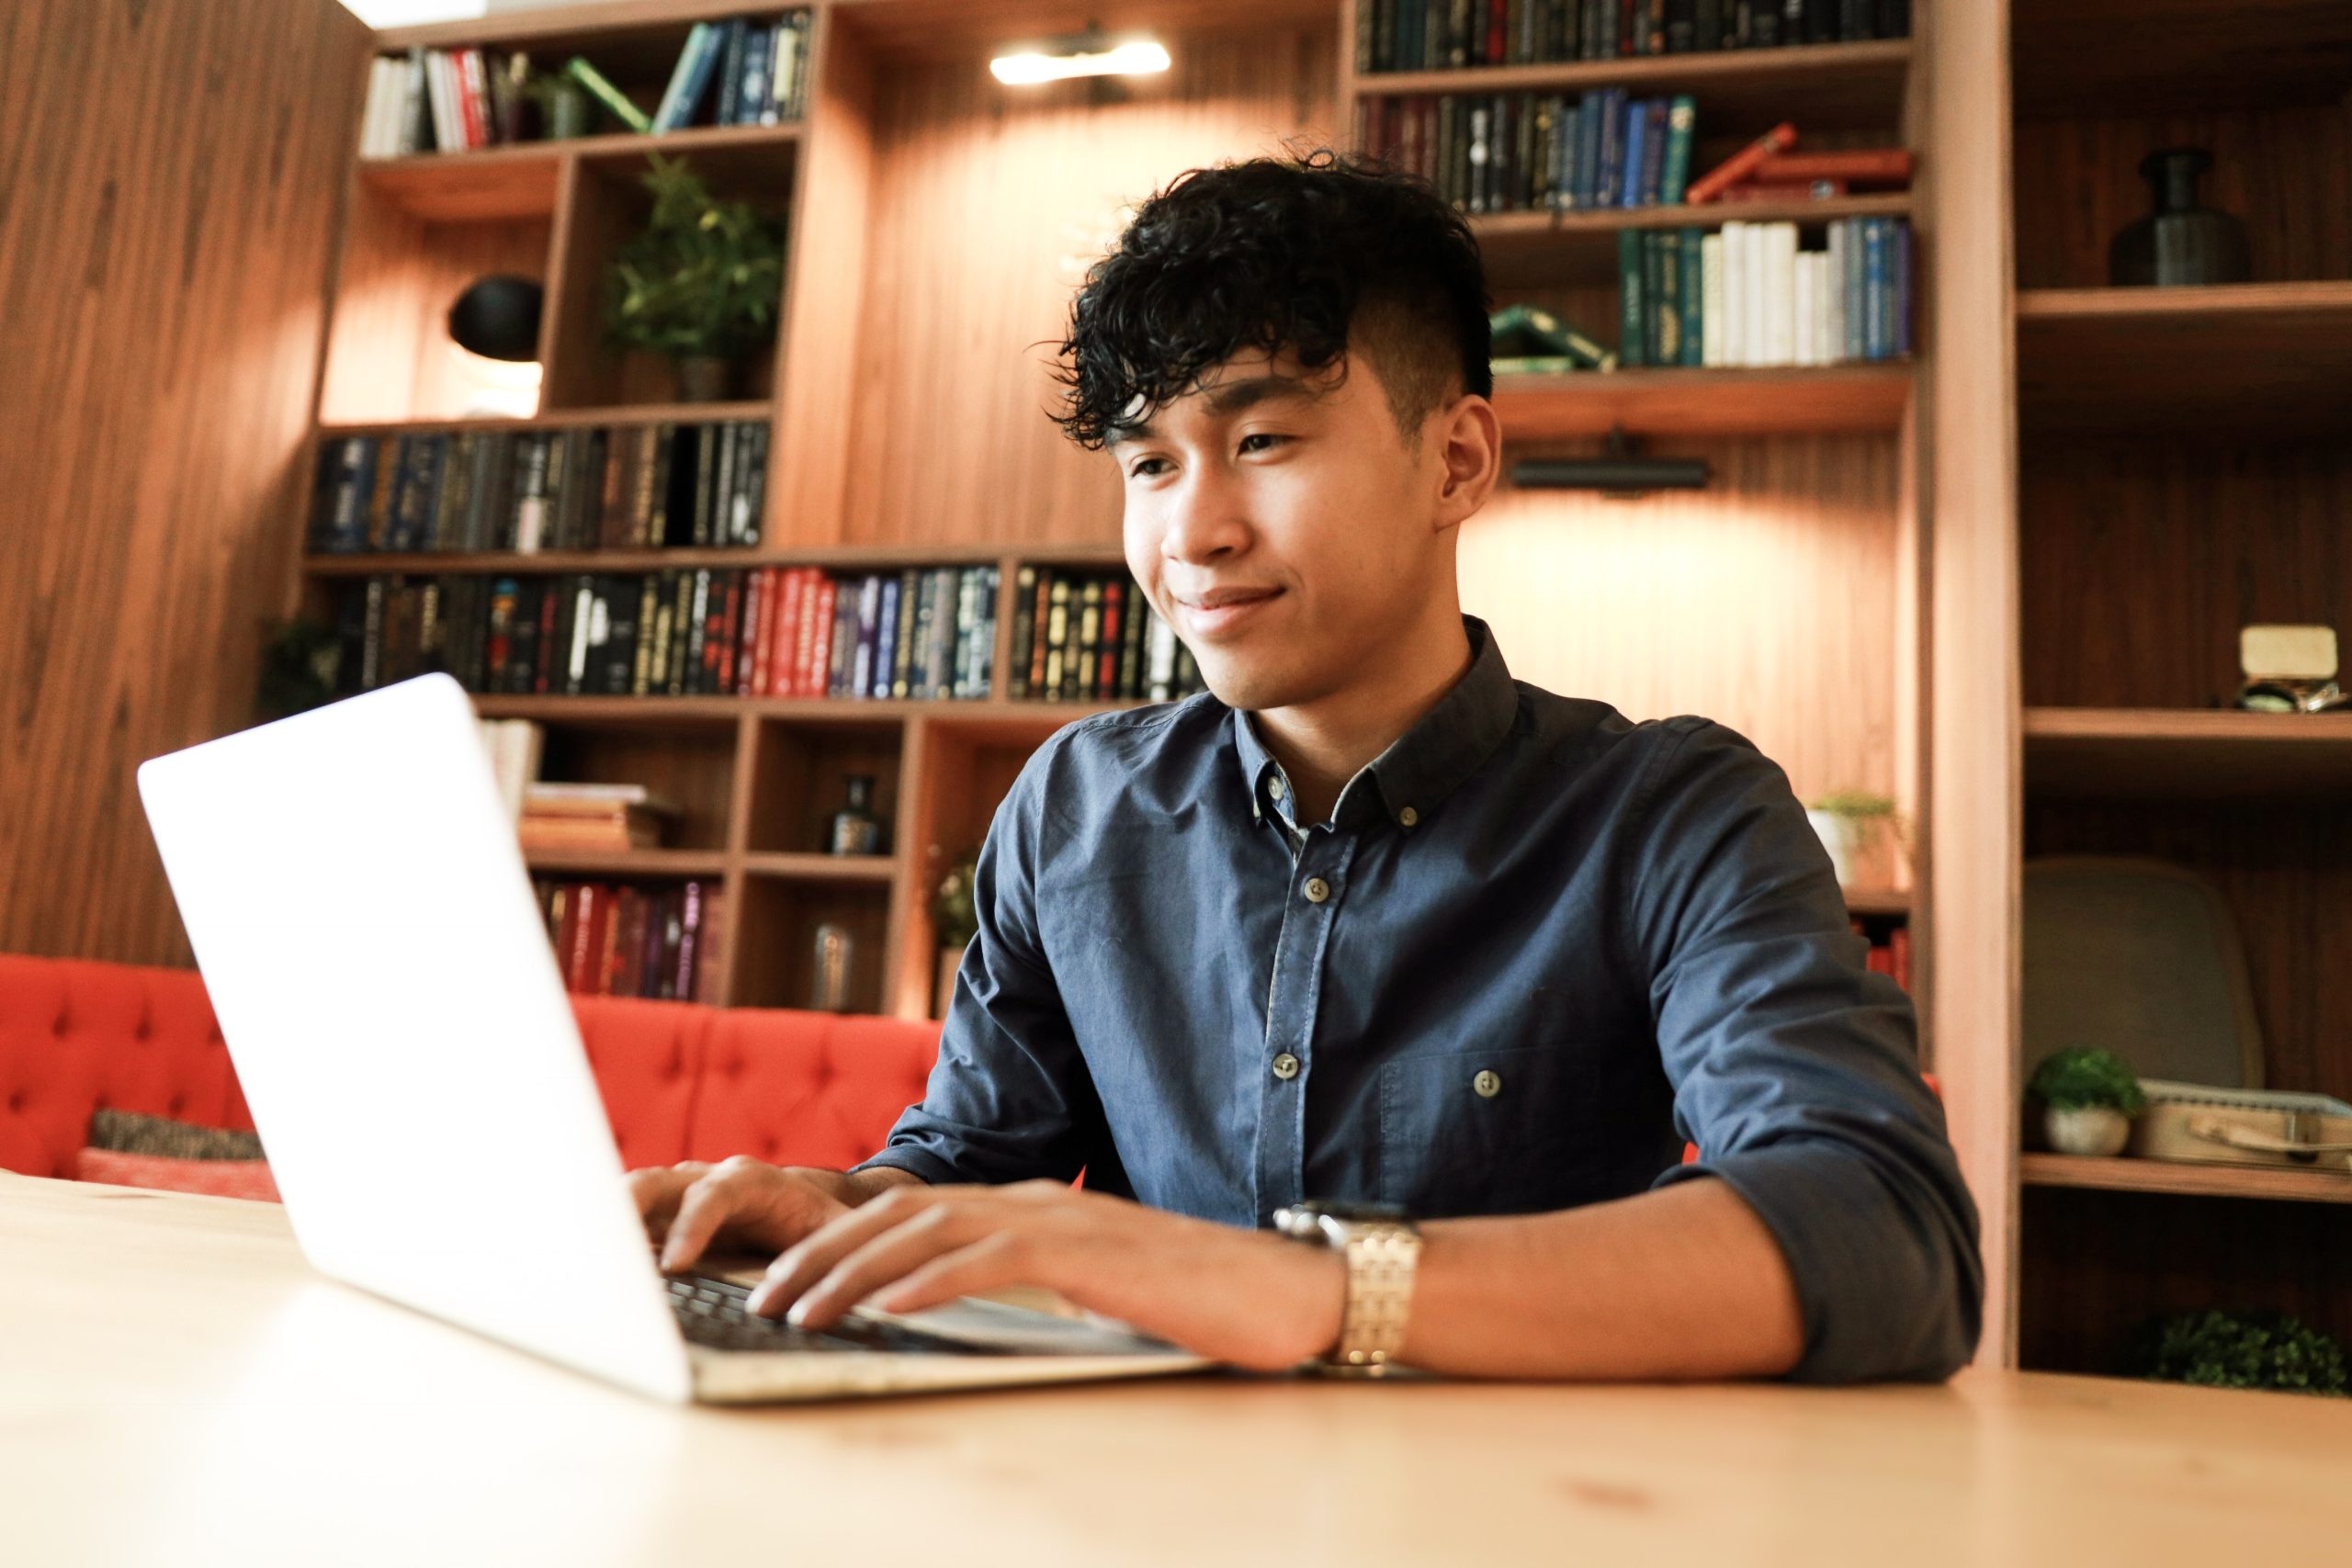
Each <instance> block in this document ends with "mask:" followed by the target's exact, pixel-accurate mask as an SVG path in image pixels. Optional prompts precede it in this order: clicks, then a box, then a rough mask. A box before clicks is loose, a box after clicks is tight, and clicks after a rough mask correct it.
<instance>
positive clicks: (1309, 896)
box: [1305, 876, 1331, 904]
mask: <svg viewBox="0 0 2352 1568" xmlns="http://www.w3.org/2000/svg"><path fill="white" fill-rule="evenodd" d="M1305 891H1306V901H1307V902H1308V903H1310V904H1320V903H1321V902H1323V900H1324V899H1326V898H1329V897H1330V896H1331V885H1330V884H1329V883H1328V882H1326V881H1324V880H1323V879H1322V878H1321V877H1319V876H1310V877H1308V878H1307V879H1306V890H1305Z"/></svg>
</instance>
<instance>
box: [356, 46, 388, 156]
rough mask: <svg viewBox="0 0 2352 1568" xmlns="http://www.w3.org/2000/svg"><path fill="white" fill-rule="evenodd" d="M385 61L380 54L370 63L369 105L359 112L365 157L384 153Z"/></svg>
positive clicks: (360, 148)
mask: <svg viewBox="0 0 2352 1568" xmlns="http://www.w3.org/2000/svg"><path fill="white" fill-rule="evenodd" d="M384 63H385V62H384V59H383V57H382V56H381V55H379V56H377V57H376V58H375V59H374V60H372V61H370V62H368V107H366V108H364V109H362V110H361V111H360V114H359V155H360V156H361V157H363V158H380V157H382V156H383V155H384V100H385V98H386V96H387V94H386V92H385V86H384Z"/></svg>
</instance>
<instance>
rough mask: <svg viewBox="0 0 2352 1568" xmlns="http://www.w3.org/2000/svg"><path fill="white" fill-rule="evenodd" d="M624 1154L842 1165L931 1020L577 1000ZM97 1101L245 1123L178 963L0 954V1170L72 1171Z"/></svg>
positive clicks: (864, 1147) (872, 1131)
mask: <svg viewBox="0 0 2352 1568" xmlns="http://www.w3.org/2000/svg"><path fill="white" fill-rule="evenodd" d="M572 1012H573V1015H574V1017H575V1018H576V1019H577V1020H578V1021H579V1024H580V1034H581V1041H582V1044H583V1045H584V1046H585V1047H586V1049H587V1054H588V1063H589V1067H590V1070H591V1071H592V1072H593V1073H594V1075H595V1078H596V1086H597V1089H598V1090H599V1091H600V1092H601V1094H602V1095H603V1097H604V1100H605V1114H606V1116H607V1117H609V1118H610V1119H611V1122H612V1125H613V1135H614V1140H615V1142H616V1143H617V1144H618V1145H620V1152H621V1159H622V1162H623V1163H624V1164H625V1165H627V1166H629V1167H631V1168H634V1167H637V1166H644V1165H669V1164H673V1163H674V1162H676V1161H678V1160H682V1159H723V1158H725V1157H726V1156H729V1155H732V1154H748V1155H751V1156H754V1157H755V1158H760V1159H766V1160H772V1161H774V1162H775V1163H777V1164H783V1165H826V1166H835V1167H839V1166H844V1165H849V1164H852V1163H854V1162H855V1161H857V1160H860V1159H863V1158H865V1156H867V1155H869V1154H871V1153H873V1152H874V1151H875V1150H876V1149H877V1148H879V1147H881V1146H882V1141H883V1139H884V1138H885V1137H886V1136H887V1135H888V1133H889V1130H890V1124H891V1122H894V1121H896V1120H897V1119H898V1115H899V1111H902V1110H904V1109H905V1108H906V1107H907V1106H908V1105H909V1104H910V1103H912V1102H913V1101H914V1100H919V1099H921V1098H922V1089H923V1083H924V1080H925V1079H926V1077H928V1076H929V1074H930V1072H931V1064H932V1059H933V1057H934V1056H935V1055H937V1054H938V1050H939V1025H938V1024H936V1023H927V1022H911V1021H904V1020H899V1019H888V1018H865V1017H857V1018H844V1017H837V1016H835V1015H833V1014H831V1013H818V1012H799V1011H795V1010H787V1009H780V1008H778V1009H748V1008H741V1009H732V1010H720V1009H714V1008H706V1007H698V1006H695V1005H694V1004H692V1003H686V1002H649V1001H635V1000H628V999H621V998H609V997H575V998H572ZM100 1106H111V1107H114V1108H116V1109H118V1110H123V1111H145V1112H147V1113H149V1114H151V1115H156V1116H169V1117H172V1118H174V1119H175V1120H177V1121H182V1122H199V1123H202V1124H203V1125H206V1126H213V1127H234V1128H237V1129H239V1130H241V1131H251V1130H252V1129H253V1124H254V1123H253V1117H252V1115H251V1113H250V1112H249V1111H247V1110H246V1109H245V1100H244V1096H243V1093H242V1092H241V1091H240V1090H239V1089H238V1087H237V1077H236V1072H235V1069H234V1068H233V1067H232V1066H231V1065H230V1061H229V1052H228V1047H227V1046H226V1045H225V1044H224V1043H222V1041H221V1038H220V1027H219V1025H218V1024H216V1023H215V1022H214V1021H213V1017H212V1005H211V1002H210V1000H209V998H207V997H206V995H205V991H204V982H203V980H202V979H201V977H199V976H198V975H197V974H196V973H195V972H194V971H193V970H183V969H151V968H143V967H138V966H134V965H130V964H100V963H91V962H85V961H79V960H71V959H51V958H26V957H19V956H15V955H11V954H6V953H0V1169H8V1170H17V1171H24V1172H27V1173H28V1174H30V1175H34V1176H53V1177H66V1178H71V1177H72V1176H73V1175H74V1172H75V1166H76V1163H77V1161H78V1159H79V1156H80V1153H81V1149H82V1145H83V1142H84V1134H85V1133H86V1132H87V1130H88V1127H89V1122H90V1113H91V1111H94V1110H96V1108H98V1107H100Z"/></svg>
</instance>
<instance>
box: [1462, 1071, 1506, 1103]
mask: <svg viewBox="0 0 2352 1568" xmlns="http://www.w3.org/2000/svg"><path fill="white" fill-rule="evenodd" d="M1470 1087H1471V1088H1472V1089H1476V1090H1477V1091H1478V1098H1479V1099H1481V1100H1492V1099H1494V1098H1495V1096H1497V1095H1498V1094H1500V1093H1502V1091H1503V1077H1502V1075H1501V1074H1500V1073H1498V1072H1494V1071H1492V1070H1481V1071H1480V1072H1479V1074H1478V1076H1477V1077H1475V1078H1472V1079H1471V1080H1470Z"/></svg>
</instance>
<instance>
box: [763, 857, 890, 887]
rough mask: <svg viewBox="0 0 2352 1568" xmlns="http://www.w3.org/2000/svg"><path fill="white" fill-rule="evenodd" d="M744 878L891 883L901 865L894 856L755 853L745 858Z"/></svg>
mask: <svg viewBox="0 0 2352 1568" xmlns="http://www.w3.org/2000/svg"><path fill="white" fill-rule="evenodd" d="M743 874H745V875H746V876H772V877H776V878H779V879H781V880H784V881H787V882H888V881H890V880H891V879H892V878H893V877H895V876H897V875H898V874H899V862H898V858H897V857H896V856H893V855H827V854H815V853H804V852H793V853H783V852H758V851H754V852H748V853H746V854H745V855H744V856H743Z"/></svg>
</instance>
